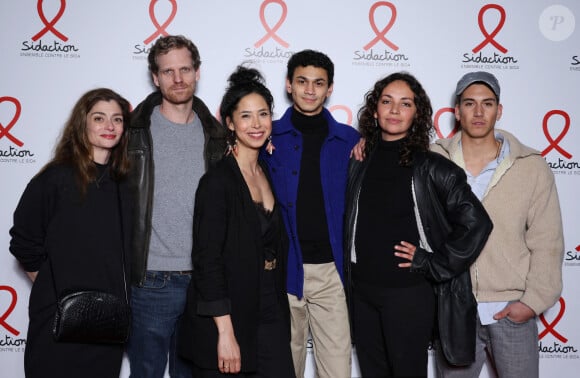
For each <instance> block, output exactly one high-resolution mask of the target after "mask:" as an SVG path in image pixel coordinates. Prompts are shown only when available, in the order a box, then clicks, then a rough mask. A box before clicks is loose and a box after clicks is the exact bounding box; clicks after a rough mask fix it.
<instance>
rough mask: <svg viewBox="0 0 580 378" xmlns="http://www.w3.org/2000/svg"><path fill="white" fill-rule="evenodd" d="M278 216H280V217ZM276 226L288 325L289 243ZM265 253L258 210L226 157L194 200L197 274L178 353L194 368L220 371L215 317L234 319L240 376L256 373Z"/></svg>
mask: <svg viewBox="0 0 580 378" xmlns="http://www.w3.org/2000/svg"><path fill="white" fill-rule="evenodd" d="M260 165H261V166H262V171H263V172H264V173H265V174H266V175H267V169H265V167H264V165H263V164H262V163H261V162H260ZM268 181H270V180H269V178H268ZM276 214H278V216H280V215H279V214H280V213H279V212H277V213H276ZM278 221H279V224H280V227H279V228H280V230H279V235H278V236H279V237H278V248H277V258H276V259H277V266H276V269H275V270H274V271H275V272H276V291H277V293H278V297H279V303H281V306H282V313H283V316H284V318H285V320H286V321H287V323H288V325H289V309H288V297H287V295H286V259H287V249H288V240H287V237H286V234H285V229H284V223H283V222H282V219H281V218H280V219H278ZM263 249H264V247H263V241H262V234H261V227H260V223H259V219H258V213H257V211H256V205H255V203H254V202H253V200H252V197H251V195H250V191H249V189H248V186H247V185H246V182H245V180H244V178H243V176H242V173H241V171H240V169H239V167H238V164H237V162H236V160H235V159H234V158H233V157H232V156H228V157H225V158H224V159H223V160H222V161H221V162H219V163H218V165H217V166H216V167H215V168H213V169H211V170H210V171H209V172H207V173H206V174H205V175H204V176H203V177H202V178H201V180H200V182H199V186H198V189H197V193H196V199H195V210H194V217H193V251H192V260H193V269H194V270H193V278H192V281H191V284H190V286H189V289H188V293H187V306H186V312H185V315H184V317H183V321H182V325H181V329H180V334H179V350H180V354H181V355H182V356H184V357H185V358H187V359H189V360H191V361H193V362H194V363H195V365H197V366H199V367H201V368H205V369H217V366H218V360H217V343H218V333H217V328H216V325H215V323H214V320H213V317H214V316H221V315H227V314H230V315H231V318H232V323H233V327H234V333H235V336H236V339H237V342H238V344H239V346H240V351H241V357H242V371H255V370H256V366H257V350H258V346H257V329H258V322H259V318H260V297H259V294H260V275H261V273H262V271H263V269H264V251H263ZM289 341H290V335H289V334H288V342H289Z"/></svg>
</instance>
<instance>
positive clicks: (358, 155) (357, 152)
mask: <svg viewBox="0 0 580 378" xmlns="http://www.w3.org/2000/svg"><path fill="white" fill-rule="evenodd" d="M365 143H366V140H365V138H360V140H359V141H358V143H357V144H356V145H355V146H354V147H353V148H352V150H351V151H350V157H353V156H354V158H355V159H356V160H358V161H363V160H364V159H365Z"/></svg>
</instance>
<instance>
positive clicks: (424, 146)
mask: <svg viewBox="0 0 580 378" xmlns="http://www.w3.org/2000/svg"><path fill="white" fill-rule="evenodd" d="M397 80H400V81H404V82H405V83H407V85H408V86H409V88H411V91H412V92H413V94H414V97H415V99H414V102H415V107H416V108H417V114H416V115H415V119H414V120H413V124H412V125H411V128H410V129H409V131H408V133H407V137H406V138H405V140H404V142H403V144H402V146H401V155H400V159H399V163H400V164H401V165H402V166H409V165H411V164H412V161H413V152H415V151H427V150H428V149H429V141H430V139H431V136H432V135H433V118H432V116H433V108H432V107H431V100H429V96H427V93H426V92H425V90H424V89H423V86H422V85H421V83H419V81H418V80H417V79H416V78H415V77H414V76H413V75H411V74H409V73H407V72H396V73H393V74H391V75H389V76H387V77H385V78H383V79H381V80H379V81H377V82H376V83H375V86H374V88H373V89H371V90H370V91H368V92H367V93H366V95H365V104H364V105H363V107H362V108H360V109H359V111H358V130H359V131H360V133H361V134H362V136H363V137H364V138H365V140H366V144H365V153H366V155H367V156H368V155H369V154H370V152H371V151H373V150H374V148H375V146H376V145H377V143H378V141H379V140H380V138H381V128H380V126H378V125H377V120H376V119H375V116H374V114H375V112H376V111H377V105H378V101H379V99H380V97H381V94H382V93H383V89H385V87H387V86H388V85H389V84H391V83H392V82H394V81H397Z"/></svg>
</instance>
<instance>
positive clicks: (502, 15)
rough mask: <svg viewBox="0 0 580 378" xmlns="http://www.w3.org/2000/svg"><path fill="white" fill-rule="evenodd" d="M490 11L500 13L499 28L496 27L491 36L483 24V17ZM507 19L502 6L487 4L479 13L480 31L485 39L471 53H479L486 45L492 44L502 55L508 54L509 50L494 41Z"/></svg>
mask: <svg viewBox="0 0 580 378" xmlns="http://www.w3.org/2000/svg"><path fill="white" fill-rule="evenodd" d="M489 9H495V10H497V11H498V12H499V15H500V19H499V23H498V24H497V26H496V27H495V29H493V31H492V32H491V34H488V33H487V30H485V25H484V24H483V15H484V14H485V12H487V11H488V10H489ZM505 19H506V17H505V10H504V9H503V8H502V7H501V6H499V5H497V4H487V5H486V6H484V7H483V8H481V10H480V11H479V15H478V16H477V23H478V24H479V29H480V30H481V32H482V33H483V35H484V36H485V39H484V40H483V42H481V43H480V44H479V45H477V46H475V48H474V49H473V50H471V51H473V52H474V53H477V52H479V50H481V49H482V48H484V46H485V45H487V44H488V43H491V44H492V45H494V46H495V47H496V48H497V49H498V50H499V51H501V52H502V53H504V54H505V53H506V52H507V49H506V48H505V47H503V46H502V45H500V44H499V43H497V42H496V41H495V40H494V39H493V38H494V37H495V36H496V35H497V33H499V31H500V30H501V28H503V24H504V23H505Z"/></svg>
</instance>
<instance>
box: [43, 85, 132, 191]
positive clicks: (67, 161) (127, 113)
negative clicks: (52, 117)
mask: <svg viewBox="0 0 580 378" xmlns="http://www.w3.org/2000/svg"><path fill="white" fill-rule="evenodd" d="M99 101H107V102H108V101H115V102H116V103H117V104H119V106H120V107H121V112H122V115H123V134H122V135H121V139H120V140H119V143H118V144H117V145H116V146H115V147H113V149H112V150H111V155H110V157H109V162H108V163H109V167H110V172H111V177H112V178H113V179H114V180H116V181H120V180H122V179H123V178H125V177H126V176H127V173H128V172H129V158H128V156H127V144H128V141H129V137H128V131H127V130H128V128H129V122H130V117H131V105H130V104H129V101H127V100H126V99H125V98H123V97H122V96H121V95H119V94H118V93H116V92H114V91H113V90H111V89H108V88H98V89H93V90H91V91H88V92H87V93H85V94H84V95H82V96H81V98H80V99H79V100H78V101H77V103H76V104H75V105H74V107H73V110H72V112H71V114H70V117H69V119H68V121H67V122H66V124H65V126H64V129H63V131H62V135H61V137H60V140H59V141H58V143H57V145H56V147H55V152H54V157H53V158H52V160H50V161H49V162H48V163H47V164H46V166H45V167H44V168H43V169H42V170H41V172H42V171H43V170H45V169H46V168H48V167H51V166H53V165H60V164H64V165H68V166H71V167H72V168H73V170H74V172H75V176H76V180H77V184H78V187H79V190H80V192H81V194H82V195H84V194H85V193H86V190H87V186H88V185H89V183H90V182H92V181H94V180H96V176H97V168H96V166H95V163H94V162H93V156H92V150H93V149H92V146H91V144H90V142H89V138H88V135H87V117H88V115H89V112H90V111H91V109H92V108H93V106H95V104H96V103H98V102H99Z"/></svg>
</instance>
